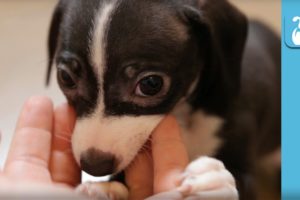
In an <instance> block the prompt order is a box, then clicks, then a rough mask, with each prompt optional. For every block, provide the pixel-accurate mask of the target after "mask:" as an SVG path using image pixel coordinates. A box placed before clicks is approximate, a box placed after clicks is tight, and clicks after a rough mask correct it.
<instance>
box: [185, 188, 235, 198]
mask: <svg viewBox="0 0 300 200" xmlns="http://www.w3.org/2000/svg"><path fill="white" fill-rule="evenodd" d="M184 199H185V200H199V199H201V200H238V199H239V194H238V191H237V189H236V188H235V187H227V188H219V189H216V190H210V191H204V192H198V193H195V194H192V195H190V196H188V197H186V198H184Z"/></svg>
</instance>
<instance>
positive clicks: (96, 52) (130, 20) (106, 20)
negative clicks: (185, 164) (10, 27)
mask: <svg viewBox="0 0 300 200" xmlns="http://www.w3.org/2000/svg"><path fill="white" fill-rule="evenodd" d="M245 35H246V20H245V18H244V17H243V16H242V15H241V14H240V13H239V12H238V11H237V10H235V9H234V8H233V7H232V6H231V5H229V4H228V3H227V2H226V1H221V0H210V1H207V2H206V1H178V0H177V1H175V0H159V1H157V0H143V1H141V0H88V1H86V0H61V1H60V2H59V4H58V6H57V8H56V11H55V13H54V16H53V20H52V24H51V29H50V37H49V71H48V80H49V77H50V72H51V66H52V65H53V64H55V65H56V68H57V78H58V82H59V85H60V87H61V89H62V91H63V93H64V94H65V96H66V97H67V99H68V101H69V103H70V104H71V105H72V106H73V107H74V108H75V110H76V114H77V123H76V127H75V131H74V134H73V138H72V145H73V151H74V155H75V158H76V160H77V161H78V163H80V165H81V167H82V168H83V170H85V171H86V172H88V173H90V174H92V175H95V176H101V175H106V174H111V173H115V172H118V171H120V170H122V169H124V168H125V167H126V166H127V165H128V164H129V163H130V162H131V161H132V160H133V158H134V157H135V155H136V154H137V153H138V151H139V150H140V149H141V148H142V146H143V145H144V144H145V142H146V141H147V139H148V138H149V136H150V134H151V132H152V131H153V129H154V128H155V127H156V126H157V125H158V123H159V122H160V121H161V120H162V118H163V117H164V115H166V114H167V113H170V112H171V111H172V110H173V109H174V107H175V106H176V105H178V103H179V102H181V101H182V100H186V101H189V102H190V104H191V105H192V106H194V107H196V108H202V109H204V110H206V111H207V112H212V113H215V114H218V115H223V114H225V113H226V109H227V108H228V105H229V103H230V101H232V98H234V96H235V95H236V93H237V91H238V85H239V84H238V83H239V71H240V62H241V55H242V49H243V44H244V40H245Z"/></svg>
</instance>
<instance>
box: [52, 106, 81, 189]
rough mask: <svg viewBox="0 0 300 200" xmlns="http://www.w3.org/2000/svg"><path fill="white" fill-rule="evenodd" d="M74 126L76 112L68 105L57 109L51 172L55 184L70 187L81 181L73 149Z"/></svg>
mask: <svg viewBox="0 0 300 200" xmlns="http://www.w3.org/2000/svg"><path fill="white" fill-rule="evenodd" d="M74 125H75V112H74V110H73V109H72V108H71V107H70V106H69V105H68V104H63V105H61V106H59V107H57V108H56V109H55V114H54V131H53V132H54V134H53V140H52V154H51V159H50V171H51V176H52V180H53V181H54V182H56V183H62V184H67V185H70V186H76V185H78V183H80V179H81V171H80V169H79V167H78V165H77V163H76V161H75V159H74V157H73V154H72V149H71V135H72V133H73V129H74Z"/></svg>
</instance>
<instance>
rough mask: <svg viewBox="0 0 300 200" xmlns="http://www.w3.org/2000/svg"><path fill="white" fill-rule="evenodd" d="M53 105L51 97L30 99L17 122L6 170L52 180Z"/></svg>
mask: <svg viewBox="0 0 300 200" xmlns="http://www.w3.org/2000/svg"><path fill="white" fill-rule="evenodd" d="M52 122H53V105H52V102H51V100H50V99H48V98H47V97H32V98H30V99H29V100H28V101H26V103H25V105H24V107H23V109H22V111H21V114H20V116H19V120H18V123H17V126H16V131H15V135H14V138H13V141H12V144H11V148H10V151H9V154H8V157H7V162H6V165H5V167H4V172H5V173H7V174H8V175H10V176H14V177H16V178H19V179H26V180H35V181H50V180H51V178H50V174H49V170H48V163H49V157H50V147H51V132H52Z"/></svg>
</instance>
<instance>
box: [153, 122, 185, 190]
mask: <svg viewBox="0 0 300 200" xmlns="http://www.w3.org/2000/svg"><path fill="white" fill-rule="evenodd" d="M152 155H153V163H154V193H161V192H165V191H169V190H172V189H174V188H176V187H177V186H178V184H179V176H180V174H181V173H182V171H183V170H184V169H185V167H186V165H187V164H188V155H187V152H186V149H185V147H184V144H183V141H182V138H181V136H180V128H179V125H178V124H177V122H176V119H175V118H174V117H172V116H168V117H166V119H164V120H163V121H162V122H161V124H160V125H159V126H158V127H157V128H156V130H155V131H154V132H153V134H152Z"/></svg>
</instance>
